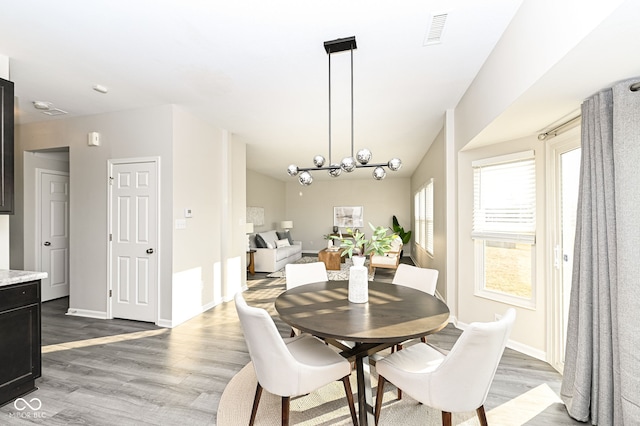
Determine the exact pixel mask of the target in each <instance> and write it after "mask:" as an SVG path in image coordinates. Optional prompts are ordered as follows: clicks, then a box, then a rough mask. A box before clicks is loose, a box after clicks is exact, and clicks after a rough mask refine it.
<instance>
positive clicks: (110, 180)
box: [109, 176, 113, 185]
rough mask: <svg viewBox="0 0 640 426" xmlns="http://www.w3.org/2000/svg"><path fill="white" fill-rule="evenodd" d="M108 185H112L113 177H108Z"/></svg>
mask: <svg viewBox="0 0 640 426" xmlns="http://www.w3.org/2000/svg"><path fill="white" fill-rule="evenodd" d="M109 185H113V176H109Z"/></svg>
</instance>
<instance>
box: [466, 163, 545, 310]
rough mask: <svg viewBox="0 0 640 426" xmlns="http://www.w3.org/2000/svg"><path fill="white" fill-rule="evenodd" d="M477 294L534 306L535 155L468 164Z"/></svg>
mask: <svg viewBox="0 0 640 426" xmlns="http://www.w3.org/2000/svg"><path fill="white" fill-rule="evenodd" d="M473 188H474V190H473V192H474V194H473V195H474V203H473V231H472V233H471V237H472V238H473V239H474V240H475V246H476V284H477V285H476V293H477V294H478V295H480V296H484V297H490V298H492V299H497V300H501V301H506V302H510V303H515V304H521V305H524V306H533V300H534V298H533V296H534V288H533V281H534V280H533V275H534V271H535V268H534V265H535V259H534V250H533V249H534V245H535V228H536V214H535V213H536V202H535V201H536V185H535V161H534V152H533V151H526V152H521V153H516V154H511V155H505V156H501V157H495V158H490V159H485V160H480V161H475V162H473Z"/></svg>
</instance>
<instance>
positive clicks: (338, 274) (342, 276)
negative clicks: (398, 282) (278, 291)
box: [267, 256, 376, 281]
mask: <svg viewBox="0 0 640 426" xmlns="http://www.w3.org/2000/svg"><path fill="white" fill-rule="evenodd" d="M317 261H318V258H317V257H316V256H302V258H300V259H298V260H296V261H295V262H294V263H312V262H317ZM352 265H353V262H352V260H351V259H348V258H347V259H345V260H344V263H341V264H340V270H339V271H330V270H327V276H328V277H329V280H330V281H345V280H348V279H349V267H350V266H352ZM364 266H366V267H367V268H369V259H367V260H366V261H365V264H364ZM375 273H376V271H375V270H373V271H369V281H373V278H374V276H375ZM267 277H268V278H285V272H284V268H282V269H280V270H277V271H275V272H272V273H270V274H269V275H267Z"/></svg>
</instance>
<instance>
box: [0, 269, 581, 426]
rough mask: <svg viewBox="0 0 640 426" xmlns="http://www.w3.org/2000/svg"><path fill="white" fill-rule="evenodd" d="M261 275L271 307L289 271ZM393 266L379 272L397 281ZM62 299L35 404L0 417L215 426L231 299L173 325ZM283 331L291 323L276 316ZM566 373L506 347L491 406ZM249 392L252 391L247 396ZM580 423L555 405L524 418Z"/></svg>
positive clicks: (235, 325)
mask: <svg viewBox="0 0 640 426" xmlns="http://www.w3.org/2000/svg"><path fill="white" fill-rule="evenodd" d="M265 276H266V274H259V273H257V274H255V275H254V276H250V279H249V281H248V285H249V290H248V291H247V292H246V293H245V296H246V298H247V301H248V302H249V303H250V304H252V305H256V306H261V307H264V308H266V309H268V310H269V311H270V312H272V314H273V313H274V311H273V301H274V299H275V297H276V296H277V295H278V294H279V293H280V292H281V291H283V289H284V280H283V279H270V278H266V277H265ZM392 277H393V272H392V271H385V270H378V271H377V272H376V278H377V279H383V280H388V281H389V282H390V281H391V279H392ZM67 307H68V300H67V299H66V298H63V299H58V300H55V301H51V302H46V303H44V304H43V306H42V308H43V309H42V311H43V312H42V346H43V360H42V367H43V368H42V378H40V379H38V380H37V385H38V387H39V389H38V390H37V391H35V392H33V393H31V394H29V395H27V396H25V399H26V400H27V401H30V400H31V399H32V398H38V399H39V400H40V402H41V404H42V406H41V408H40V409H39V410H37V411H34V410H30V409H28V408H27V409H25V410H24V411H18V410H17V409H16V407H15V406H14V404H13V403H9V404H7V405H5V406H4V407H2V408H0V424H2V425H14V424H15V425H24V424H34V423H35V424H46V425H67V424H87V425H119V426H124V425H182V424H184V425H213V424H215V421H216V413H217V407H218V402H219V400H220V396H221V395H222V392H223V390H224V387H225V385H226V384H227V382H228V381H229V380H230V379H231V378H232V377H233V376H234V375H235V374H236V373H237V372H238V371H239V370H240V369H241V368H242V367H243V366H244V365H246V363H247V362H249V355H248V353H247V350H246V346H245V343H244V338H243V336H242V331H241V329H240V325H239V322H238V318H237V316H236V312H235V307H234V305H233V303H225V304H222V305H220V306H217V307H215V308H213V309H211V310H209V311H207V312H205V313H204V314H202V315H199V316H198V317H196V318H194V319H192V320H190V321H188V322H186V323H184V324H182V325H180V326H178V327H176V328H174V329H163V328H160V327H156V326H155V325H153V324H148V323H141V322H136V321H126V320H97V319H90V318H78V317H71V316H67V315H65V312H66V310H67ZM274 317H275V320H276V324H277V325H278V328H279V330H280V331H281V333H282V334H283V335H287V334H288V332H289V328H288V326H286V324H284V323H282V322H281V321H279V320H278V319H277V317H276V316H275V314H274ZM459 334H460V331H459V330H456V329H455V328H454V327H453V326H451V325H450V326H448V327H447V328H446V329H445V330H443V331H442V332H440V333H438V334H437V335H434V336H430V342H432V343H434V344H437V345H441V346H443V347H445V348H450V347H451V345H452V344H453V343H454V342H455V340H456V339H457V337H458V336H459ZM542 383H546V384H548V385H549V386H550V387H551V388H552V389H553V390H554V391H556V392H558V391H559V387H560V375H559V374H558V373H557V372H555V370H553V369H552V368H551V367H549V366H548V365H547V364H546V363H543V362H540V361H538V360H536V359H533V358H531V357H528V356H525V355H522V354H520V353H518V352H515V351H512V350H509V349H507V351H506V352H505V355H504V357H503V360H502V362H501V364H500V367H499V369H498V372H497V374H496V378H495V381H494V384H493V386H492V388H491V391H490V393H489V397H488V399H487V403H486V408H487V410H490V409H492V408H494V407H496V406H498V405H500V404H502V403H504V402H506V401H508V400H510V399H512V398H514V397H516V396H518V395H520V394H522V393H524V392H526V391H527V390H530V389H533V388H535V387H536V386H538V385H540V384H542ZM247 398H252V395H247ZM550 424H553V425H571V424H580V423H578V422H575V421H573V420H572V419H570V418H569V416H568V415H567V414H566V411H565V409H564V407H563V406H562V405H561V404H557V405H554V406H551V407H549V408H548V409H546V410H545V411H544V412H543V413H541V414H540V415H539V416H538V417H536V418H535V419H534V420H532V421H530V422H528V423H527V425H550Z"/></svg>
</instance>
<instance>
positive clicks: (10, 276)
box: [0, 269, 47, 287]
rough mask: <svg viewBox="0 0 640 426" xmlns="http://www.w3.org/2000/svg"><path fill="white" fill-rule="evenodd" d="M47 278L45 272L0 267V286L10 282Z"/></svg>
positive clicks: (16, 282)
mask: <svg viewBox="0 0 640 426" xmlns="http://www.w3.org/2000/svg"><path fill="white" fill-rule="evenodd" d="M43 278H47V273H46V272H31V271H15V270H11V269H0V287H2V286H5V285H11V284H19V283H25V282H28V281H34V280H41V279H43Z"/></svg>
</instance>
